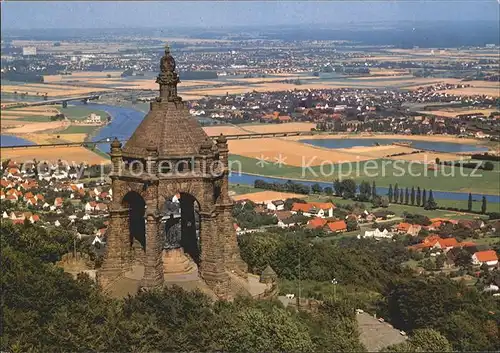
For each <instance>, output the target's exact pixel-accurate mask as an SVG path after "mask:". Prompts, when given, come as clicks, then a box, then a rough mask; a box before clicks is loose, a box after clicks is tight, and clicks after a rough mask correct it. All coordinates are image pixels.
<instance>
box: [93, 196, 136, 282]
mask: <svg viewBox="0 0 500 353" xmlns="http://www.w3.org/2000/svg"><path fill="white" fill-rule="evenodd" d="M128 211H129V210H128V208H121V207H120V206H119V205H117V204H115V203H112V204H111V205H110V210H109V213H110V218H109V227H108V231H107V242H106V254H105V256H104V261H103V264H102V267H101V269H100V270H99V283H100V284H101V286H102V287H103V288H105V287H107V286H108V285H109V284H110V283H112V282H113V281H114V280H115V279H118V278H119V277H120V276H121V275H122V274H123V273H124V272H125V271H126V270H127V269H128V260H127V255H128V249H129V248H130V245H129V229H128Z"/></svg>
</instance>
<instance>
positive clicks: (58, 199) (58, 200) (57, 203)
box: [54, 197, 63, 207]
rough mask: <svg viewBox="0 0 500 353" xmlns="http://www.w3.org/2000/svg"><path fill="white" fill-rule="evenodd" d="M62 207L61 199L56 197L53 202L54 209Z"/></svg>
mask: <svg viewBox="0 0 500 353" xmlns="http://www.w3.org/2000/svg"><path fill="white" fill-rule="evenodd" d="M62 205H63V199H62V198H61V197H56V199H55V200H54V206H56V207H62Z"/></svg>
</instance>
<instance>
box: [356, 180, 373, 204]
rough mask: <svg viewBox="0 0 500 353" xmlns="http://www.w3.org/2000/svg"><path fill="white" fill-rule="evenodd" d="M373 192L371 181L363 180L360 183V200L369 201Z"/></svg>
mask: <svg viewBox="0 0 500 353" xmlns="http://www.w3.org/2000/svg"><path fill="white" fill-rule="evenodd" d="M371 192H372V190H371V186H370V183H369V182H367V181H362V182H361V184H359V200H361V201H368V200H369V199H370V197H371Z"/></svg>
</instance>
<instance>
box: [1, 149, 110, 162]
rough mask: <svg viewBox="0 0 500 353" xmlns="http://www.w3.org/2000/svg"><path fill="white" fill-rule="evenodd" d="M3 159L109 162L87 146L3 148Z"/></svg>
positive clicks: (19, 160) (18, 160)
mask: <svg viewBox="0 0 500 353" xmlns="http://www.w3.org/2000/svg"><path fill="white" fill-rule="evenodd" d="M1 155H2V160H5V159H11V160H14V161H17V162H24V161H27V160H33V159H34V158H35V159H36V160H39V161H43V160H47V161H51V162H57V160H59V159H66V161H67V162H68V163H70V164H71V163H72V162H75V164H80V163H82V162H87V163H88V164H99V163H109V160H107V159H105V158H103V157H102V156H100V155H98V154H96V153H94V152H92V151H90V150H88V149H86V148H85V147H78V146H76V147H40V148H25V149H21V148H20V149H17V148H9V149H1Z"/></svg>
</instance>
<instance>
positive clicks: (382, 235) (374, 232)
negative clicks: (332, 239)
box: [358, 228, 394, 239]
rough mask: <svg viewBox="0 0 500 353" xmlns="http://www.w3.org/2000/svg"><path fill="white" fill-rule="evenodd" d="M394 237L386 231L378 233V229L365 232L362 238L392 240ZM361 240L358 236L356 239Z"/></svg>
mask: <svg viewBox="0 0 500 353" xmlns="http://www.w3.org/2000/svg"><path fill="white" fill-rule="evenodd" d="M393 236H394V235H393V234H392V233H391V232H389V231H388V230H387V229H384V230H383V231H380V230H379V229H378V228H377V229H375V230H367V231H365V234H364V235H363V238H375V239H392V237H393ZM360 238H361V235H358V239H360Z"/></svg>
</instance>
